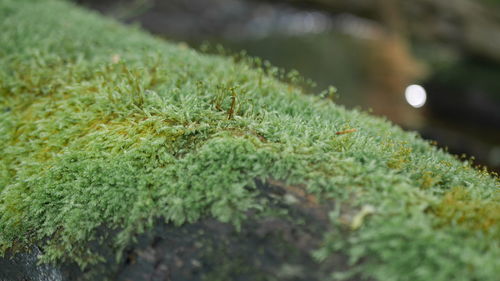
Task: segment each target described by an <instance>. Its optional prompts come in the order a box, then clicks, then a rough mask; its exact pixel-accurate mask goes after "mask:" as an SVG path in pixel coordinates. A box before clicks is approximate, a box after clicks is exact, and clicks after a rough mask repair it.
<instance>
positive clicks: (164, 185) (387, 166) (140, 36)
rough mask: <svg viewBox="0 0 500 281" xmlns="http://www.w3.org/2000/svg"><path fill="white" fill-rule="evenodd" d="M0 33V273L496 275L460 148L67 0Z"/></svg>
mask: <svg viewBox="0 0 500 281" xmlns="http://www.w3.org/2000/svg"><path fill="white" fill-rule="evenodd" d="M0 26H1V28H2V32H1V33H0V60H1V64H0V155H1V158H0V192H1V193H0V253H1V254H2V255H3V259H1V260H0V280H2V281H3V280H23V278H24V279H26V278H29V279H31V280H78V279H90V280H96V279H116V280H127V279H132V280H141V279H143V280H165V279H166V280H329V279H335V278H339V277H346V276H347V277H349V276H351V277H349V278H370V279H374V280H384V281H385V280H411V281H418V280H426V281H427V280H436V281H444V280H459V281H460V280H463V281H465V280H496V278H497V275H498V274H497V273H498V268H500V245H499V242H500V226H499V220H500V202H499V199H500V196H499V193H498V179H497V178H495V177H494V176H491V175H490V174H488V173H487V172H486V171H484V170H477V169H474V168H473V167H471V163H470V161H469V162H468V161H461V160H459V159H457V158H456V157H453V156H451V155H449V154H447V153H446V152H444V151H441V150H439V149H438V148H436V147H434V146H432V145H431V144H429V143H427V142H425V141H423V140H422V139H420V138H419V137H418V136H417V135H416V134H413V133H408V132H404V131H402V130H401V129H400V128H398V127H395V126H393V125H392V124H390V123H389V122H387V121H384V120H381V119H378V118H375V117H372V116H369V115H368V114H366V113H363V112H359V111H348V110H345V109H344V108H342V107H341V106H339V105H336V104H334V103H333V102H332V100H331V99H328V98H325V97H324V95H318V96H313V95H305V94H304V93H302V90H301V89H300V87H299V86H297V84H296V81H297V80H298V78H297V77H296V75H295V74H293V73H291V74H288V75H286V74H283V73H282V72H280V71H278V70H276V69H275V68H273V67H271V66H269V65H268V64H265V63H264V64H263V63H261V61H260V60H258V59H251V58H243V59H241V58H238V59H235V58H228V57H219V56H210V55H202V54H199V53H197V52H195V51H193V50H190V49H187V48H185V47H183V46H182V45H175V44H172V43H168V42H165V41H162V40H159V39H155V38H153V37H152V36H150V35H147V34H145V33H143V32H142V31H140V30H136V29H132V28H129V27H123V26H121V25H119V24H117V23H115V22H113V21H111V20H106V19H104V18H102V17H100V16H98V15H95V14H92V13H90V12H87V11H84V10H81V9H79V8H76V7H74V6H73V5H72V4H70V3H67V2H64V1H56V0H53V1H51V0H42V1H34V0H33V1H15V0H4V1H1V2H0ZM338 67H342V66H341V65H339V66H338ZM325 94H328V92H325ZM37 261H38V262H39V263H42V264H44V265H38V264H37ZM162 278H163V279H162ZM169 278H170V279H169Z"/></svg>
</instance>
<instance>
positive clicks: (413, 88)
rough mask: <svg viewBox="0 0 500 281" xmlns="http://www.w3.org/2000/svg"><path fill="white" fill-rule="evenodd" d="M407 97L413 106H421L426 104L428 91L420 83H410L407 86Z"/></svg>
mask: <svg viewBox="0 0 500 281" xmlns="http://www.w3.org/2000/svg"><path fill="white" fill-rule="evenodd" d="M405 98H406V101H407V102H408V103H409V104H410V105H411V106H413V107H415V108H419V107H422V106H424V104H425V101H426V100H427V93H426V92H425V89H424V87H422V86H420V85H410V86H408V87H407V88H406V91H405Z"/></svg>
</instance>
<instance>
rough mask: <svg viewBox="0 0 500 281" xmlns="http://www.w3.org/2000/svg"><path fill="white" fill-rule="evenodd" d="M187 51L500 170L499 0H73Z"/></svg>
mask: <svg viewBox="0 0 500 281" xmlns="http://www.w3.org/2000/svg"><path fill="white" fill-rule="evenodd" d="M76 2H78V3H79V4H81V5H83V6H86V7H88V8H91V9H95V10H98V11H99V12H101V13H103V14H104V15H106V16H109V17H113V18H116V19H118V20H119V21H122V22H125V23H135V24H139V25H140V26H141V27H142V28H144V29H146V30H148V31H150V32H151V33H153V34H156V35H157V36H160V37H164V38H166V39H168V40H170V41H177V42H179V43H181V44H187V45H189V46H191V47H193V48H195V49H200V48H204V46H206V42H208V45H209V46H217V45H218V44H220V45H222V46H224V48H225V49H226V50H229V52H230V53H231V52H232V53H238V52H240V51H241V50H246V51H247V53H248V54H249V55H250V56H257V57H261V58H263V59H266V60H269V61H270V62H271V63H272V64H273V65H275V66H278V67H283V68H285V69H286V70H292V69H295V70H298V71H299V72H300V73H301V74H302V76H304V77H305V78H309V79H311V80H312V81H314V82H316V85H315V86H314V85H311V86H308V87H310V88H311V89H307V90H308V91H309V92H315V93H319V92H321V91H322V90H324V89H326V88H328V87H329V86H330V85H334V86H335V87H336V88H337V89H338V94H337V96H336V97H335V101H336V102H337V103H339V104H343V105H345V106H346V107H348V108H361V109H364V110H370V111H372V112H373V114H376V115H380V116H386V117H387V118H388V119H390V120H392V121H393V122H395V123H397V124H399V125H400V126H402V127H403V128H405V129H407V130H414V131H418V132H419V133H420V134H421V135H422V136H423V137H424V138H426V139H430V140H436V141H437V143H438V145H439V146H441V147H448V149H449V151H450V152H452V153H455V154H460V155H461V154H463V153H465V154H467V155H468V156H474V157H475V159H476V160H475V162H476V163H477V164H481V165H486V166H488V168H489V169H490V170H494V171H497V172H500V0H163V1H162V0H76Z"/></svg>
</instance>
